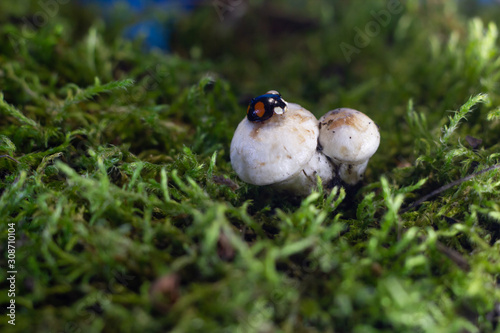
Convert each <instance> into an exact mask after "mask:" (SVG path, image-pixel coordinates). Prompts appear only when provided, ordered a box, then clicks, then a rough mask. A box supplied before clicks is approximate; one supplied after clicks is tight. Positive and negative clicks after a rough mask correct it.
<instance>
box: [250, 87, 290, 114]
mask: <svg viewBox="0 0 500 333" xmlns="http://www.w3.org/2000/svg"><path fill="white" fill-rule="evenodd" d="M286 109H287V103H286V102H285V100H284V99H283V98H281V95H280V93H279V92H277V91H275V90H271V91H268V92H267V93H266V94H264V95H260V96H257V97H255V98H253V99H252V100H251V101H250V104H249V105H248V108H247V118H248V120H249V121H252V122H262V121H265V120H268V119H269V118H271V117H272V116H273V115H274V114H275V113H276V114H283V113H284V112H285V111H286Z"/></svg>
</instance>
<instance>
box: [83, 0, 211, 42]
mask: <svg viewBox="0 0 500 333" xmlns="http://www.w3.org/2000/svg"><path fill="white" fill-rule="evenodd" d="M79 1H80V3H82V4H83V5H89V4H93V5H99V6H101V7H102V9H103V14H104V17H105V18H106V16H107V14H108V13H109V11H110V10H112V8H113V6H114V5H116V4H117V3H125V4H127V5H128V7H129V8H130V9H131V10H132V11H133V12H134V13H135V14H136V15H137V19H138V21H139V23H136V24H134V25H132V26H130V27H128V28H127V29H126V30H125V31H124V37H126V38H130V39H134V38H136V37H139V36H141V37H143V38H144V43H145V45H144V47H145V48H146V49H152V48H159V49H161V50H164V51H168V50H169V37H170V26H171V25H172V23H173V22H172V21H173V20H174V18H171V19H170V22H160V21H158V20H157V19H154V18H151V17H150V16H151V15H147V11H148V10H152V9H153V10H154V11H155V12H158V11H168V10H172V8H175V10H177V11H180V12H188V11H191V10H193V9H194V8H195V7H196V5H197V4H198V3H200V2H201V1H202V0H79Z"/></svg>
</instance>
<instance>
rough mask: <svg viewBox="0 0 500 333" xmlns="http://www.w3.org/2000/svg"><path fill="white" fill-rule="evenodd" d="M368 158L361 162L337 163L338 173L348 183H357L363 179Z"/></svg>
mask: <svg viewBox="0 0 500 333" xmlns="http://www.w3.org/2000/svg"><path fill="white" fill-rule="evenodd" d="M367 166H368V160H366V161H365V162H363V163H361V164H350V163H339V164H337V173H338V175H339V177H340V179H342V181H344V182H345V183H346V184H348V185H356V184H357V183H359V182H360V181H361V180H363V177H364V173H365V170H366V167H367Z"/></svg>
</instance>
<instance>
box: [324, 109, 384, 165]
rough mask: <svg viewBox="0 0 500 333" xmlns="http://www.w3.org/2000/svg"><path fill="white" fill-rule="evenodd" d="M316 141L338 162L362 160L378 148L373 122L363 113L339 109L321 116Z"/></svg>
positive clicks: (376, 131) (376, 128)
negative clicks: (320, 126)
mask: <svg viewBox="0 0 500 333" xmlns="http://www.w3.org/2000/svg"><path fill="white" fill-rule="evenodd" d="M320 122H321V123H322V128H321V130H320V134H319V140H318V141H319V143H320V144H321V146H322V147H323V153H324V154H326V155H327V156H328V157H330V158H332V159H335V160H337V161H339V162H342V161H343V162H349V163H352V164H358V163H363V161H365V160H366V159H368V158H370V157H371V156H372V155H373V154H374V153H375V151H376V150H377V148H378V145H379V142H380V134H379V131H378V127H377V126H376V124H375V123H374V122H373V121H372V120H371V119H370V118H369V117H368V116H366V115H365V114H364V113H362V112H360V111H357V110H354V109H349V108H340V109H335V110H332V111H329V112H327V113H326V114H325V115H324V116H323V117H321V119H320Z"/></svg>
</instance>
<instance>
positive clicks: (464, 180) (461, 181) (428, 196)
mask: <svg viewBox="0 0 500 333" xmlns="http://www.w3.org/2000/svg"><path fill="white" fill-rule="evenodd" d="M498 168H500V164H495V165H493V166H490V167H488V168H486V169H484V170H481V171H479V172H476V173H473V174H470V175H468V176H466V177H464V178H460V179H458V180H455V181H453V182H451V183H449V184H446V185H444V186H441V187H440V188H438V189H437V190H434V191H432V192H431V193H429V194H427V195H424V196H423V197H422V198H420V199H418V200H417V201H415V202H414V203H412V204H411V205H409V206H408V207H406V208H403V209H401V210H400V211H399V213H400V214H402V213H406V212H407V211H409V210H411V209H413V208H415V207H417V206H418V205H420V204H422V203H423V202H424V201H427V200H429V199H430V198H432V197H433V196H436V195H438V194H439V193H441V192H444V191H446V190H448V189H450V188H452V187H453V186H456V185H460V184H462V183H463V182H466V181H468V180H471V179H472V178H474V177H476V176H479V175H481V174H483V173H485V172H488V171H491V170H494V169H498Z"/></svg>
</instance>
